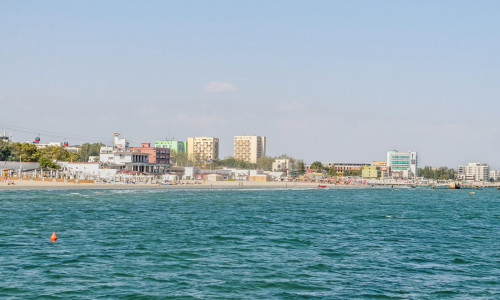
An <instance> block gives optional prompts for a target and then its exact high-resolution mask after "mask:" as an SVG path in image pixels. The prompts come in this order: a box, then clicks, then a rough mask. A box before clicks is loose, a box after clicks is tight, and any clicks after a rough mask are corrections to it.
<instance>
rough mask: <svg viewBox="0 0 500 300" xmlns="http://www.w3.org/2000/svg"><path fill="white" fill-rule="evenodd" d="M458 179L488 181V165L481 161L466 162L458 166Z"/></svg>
mask: <svg viewBox="0 0 500 300" xmlns="http://www.w3.org/2000/svg"><path fill="white" fill-rule="evenodd" d="M457 179H458V180H467V181H488V180H489V179H490V166H489V165H487V164H483V163H468V164H467V165H460V166H458V172H457Z"/></svg>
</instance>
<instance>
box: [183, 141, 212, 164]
mask: <svg viewBox="0 0 500 300" xmlns="http://www.w3.org/2000/svg"><path fill="white" fill-rule="evenodd" d="M187 149H188V151H187V153H188V157H189V159H190V160H192V161H194V162H208V161H210V160H212V159H219V139H218V138H214V137H190V138H188V145H187Z"/></svg>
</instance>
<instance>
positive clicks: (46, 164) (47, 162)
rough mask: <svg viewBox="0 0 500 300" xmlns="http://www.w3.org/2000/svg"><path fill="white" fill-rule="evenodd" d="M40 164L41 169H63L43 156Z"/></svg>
mask: <svg viewBox="0 0 500 300" xmlns="http://www.w3.org/2000/svg"><path fill="white" fill-rule="evenodd" d="M38 163H39V164H40V168H51V169H60V168H61V167H60V166H59V165H58V164H56V163H55V162H53V161H52V160H51V159H49V158H47V157H45V156H42V157H40V160H39V161H38Z"/></svg>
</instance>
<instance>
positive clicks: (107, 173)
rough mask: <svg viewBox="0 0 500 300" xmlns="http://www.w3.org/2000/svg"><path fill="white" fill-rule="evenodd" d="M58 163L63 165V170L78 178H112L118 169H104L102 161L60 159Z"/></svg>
mask: <svg viewBox="0 0 500 300" xmlns="http://www.w3.org/2000/svg"><path fill="white" fill-rule="evenodd" d="M57 164H58V165H60V166H61V167H62V168H61V172H65V173H66V174H68V176H73V177H76V178H85V177H94V178H112V177H114V176H115V175H116V173H117V171H118V169H102V168H101V164H100V163H92V162H68V161H59V162H57Z"/></svg>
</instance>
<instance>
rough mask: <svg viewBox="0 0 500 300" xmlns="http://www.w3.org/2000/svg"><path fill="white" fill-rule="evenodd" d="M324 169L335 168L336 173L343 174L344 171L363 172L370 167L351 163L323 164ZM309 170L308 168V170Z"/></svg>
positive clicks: (364, 164)
mask: <svg viewBox="0 0 500 300" xmlns="http://www.w3.org/2000/svg"><path fill="white" fill-rule="evenodd" d="M321 164H322V165H323V167H325V168H328V169H331V168H332V167H333V166H335V171H336V172H338V173H343V172H344V171H351V170H362V169H363V167H365V166H370V164H366V163H349V162H322V163H321ZM306 169H307V168H306Z"/></svg>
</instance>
